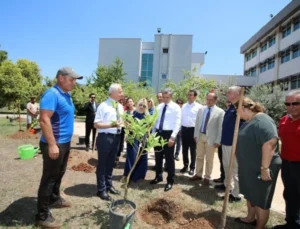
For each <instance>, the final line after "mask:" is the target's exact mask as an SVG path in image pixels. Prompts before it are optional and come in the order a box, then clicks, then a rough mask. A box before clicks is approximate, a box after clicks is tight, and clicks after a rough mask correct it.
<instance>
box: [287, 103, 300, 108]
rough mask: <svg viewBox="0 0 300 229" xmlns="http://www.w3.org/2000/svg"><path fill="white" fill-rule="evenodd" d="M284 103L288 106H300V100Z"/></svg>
mask: <svg viewBox="0 0 300 229" xmlns="http://www.w3.org/2000/svg"><path fill="white" fill-rule="evenodd" d="M284 105H286V106H287V107H290V106H299V105H300V102H292V103H284Z"/></svg>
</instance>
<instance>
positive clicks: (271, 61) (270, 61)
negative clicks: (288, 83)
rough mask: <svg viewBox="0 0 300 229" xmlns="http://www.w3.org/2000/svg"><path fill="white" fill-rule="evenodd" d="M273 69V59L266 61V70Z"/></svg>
mask: <svg viewBox="0 0 300 229" xmlns="http://www.w3.org/2000/svg"><path fill="white" fill-rule="evenodd" d="M274 67H275V58H272V59H270V60H269V61H268V70H270V69H272V68H274Z"/></svg>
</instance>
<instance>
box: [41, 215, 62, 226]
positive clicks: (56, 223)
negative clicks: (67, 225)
mask: <svg viewBox="0 0 300 229" xmlns="http://www.w3.org/2000/svg"><path fill="white" fill-rule="evenodd" d="M35 223H36V226H38V227H42V228H60V227H62V226H63V224H62V223H61V222H59V221H57V220H56V219H55V218H54V217H53V216H52V215H51V213H49V215H48V217H47V219H45V220H41V219H39V217H38V216H36V222H35Z"/></svg>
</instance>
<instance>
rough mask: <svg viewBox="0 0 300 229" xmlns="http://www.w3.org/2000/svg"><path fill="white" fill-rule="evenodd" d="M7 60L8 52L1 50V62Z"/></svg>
mask: <svg viewBox="0 0 300 229" xmlns="http://www.w3.org/2000/svg"><path fill="white" fill-rule="evenodd" d="M0 47H1V45H0ZM5 60H7V52H6V51H4V50H0V64H1V63H2V62H3V61H5Z"/></svg>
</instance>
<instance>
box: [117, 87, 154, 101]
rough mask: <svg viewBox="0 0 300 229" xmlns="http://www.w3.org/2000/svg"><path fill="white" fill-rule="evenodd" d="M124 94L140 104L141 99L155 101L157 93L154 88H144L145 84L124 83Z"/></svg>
mask: <svg viewBox="0 0 300 229" xmlns="http://www.w3.org/2000/svg"><path fill="white" fill-rule="evenodd" d="M122 88H123V94H124V95H126V96H127V97H129V98H132V99H133V101H134V102H138V101H139V100H140V99H141V98H152V99H155V93H154V90H153V88H152V87H144V85H143V82H139V83H133V82H123V83H122Z"/></svg>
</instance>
